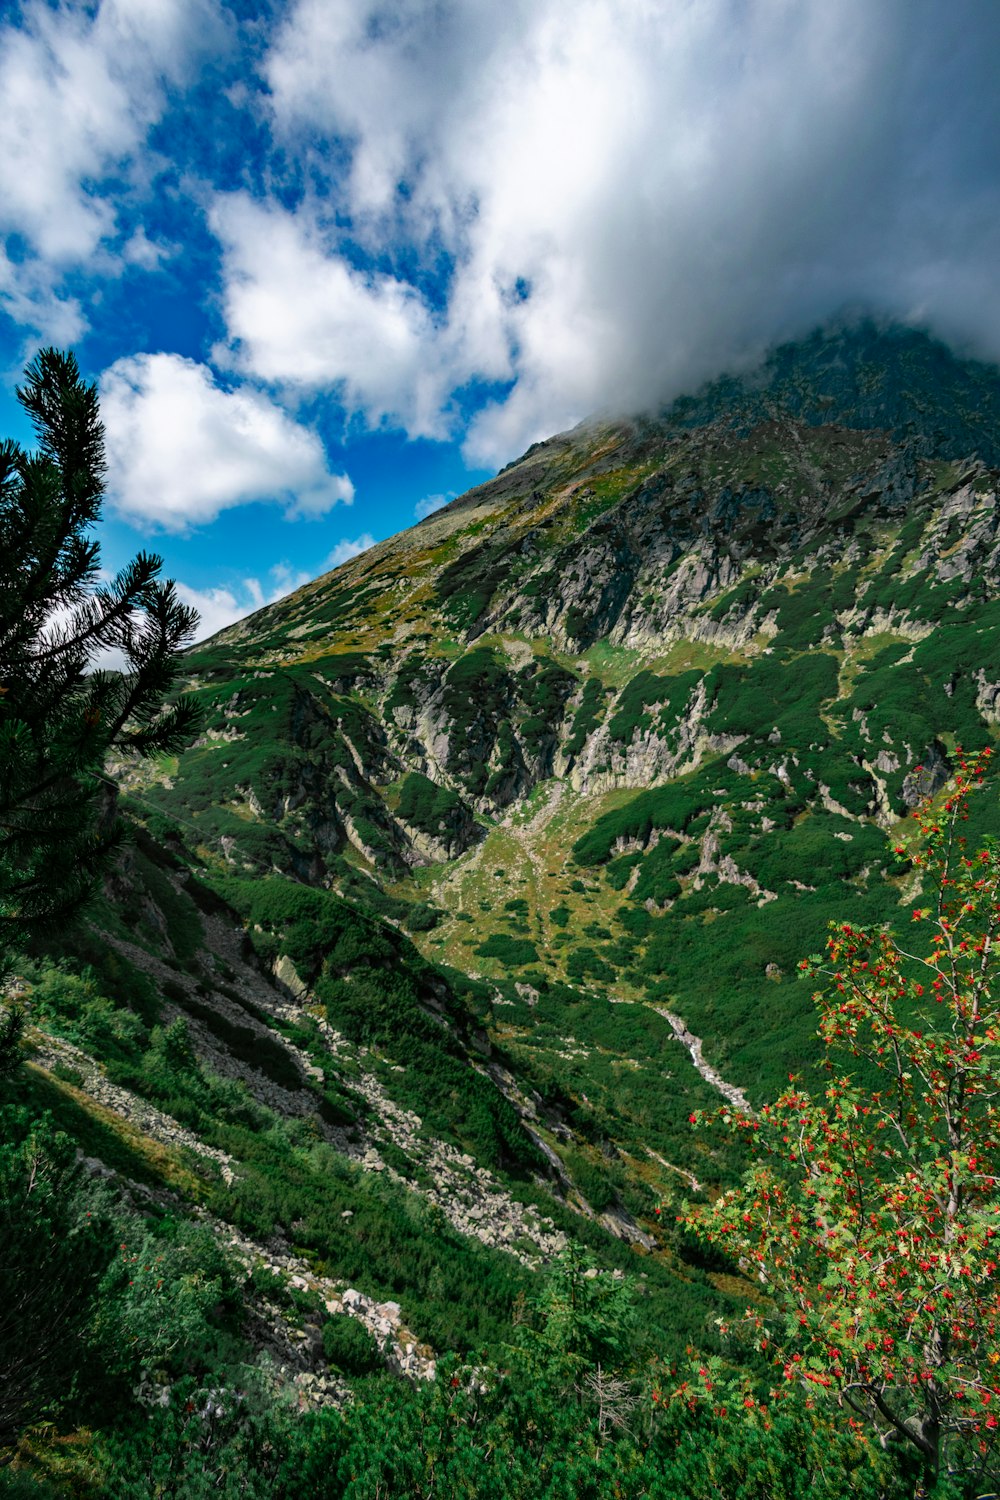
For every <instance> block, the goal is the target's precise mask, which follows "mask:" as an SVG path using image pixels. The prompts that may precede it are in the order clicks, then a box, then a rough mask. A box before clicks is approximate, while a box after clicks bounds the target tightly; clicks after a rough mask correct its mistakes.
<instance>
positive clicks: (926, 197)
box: [0, 0, 1000, 633]
mask: <svg viewBox="0 0 1000 1500" xmlns="http://www.w3.org/2000/svg"><path fill="white" fill-rule="evenodd" d="M998 56H1000V5H998V4H997V3H996V0H950V3H947V4H946V3H944V0H878V3H877V4H876V3H873V0H836V3H834V4H832V5H831V4H824V5H818V4H814V3H812V0H698V3H694V0H392V3H389V4H386V3H379V0H285V3H281V0H270V3H265V0H260V3H258V0H228V3H227V0H86V3H72V0H71V3H64V4H56V3H46V0H23V3H21V4H16V3H15V4H10V3H8V4H7V5H6V6H4V7H2V8H0V96H2V97H3V99H4V110H3V112H2V115H0V233H2V235H3V241H2V244H3V248H2V250H0V340H2V352H0V373H2V382H0V421H2V424H3V426H2V428H0V431H3V432H5V433H7V434H10V435H13V436H22V437H24V436H26V434H25V432H24V428H23V425H22V423H21V418H20V413H19V411H18V408H17V406H16V403H15V401H14V398H13V387H14V384H15V382H16V380H17V378H18V376H19V374H20V371H21V369H22V367H23V364H24V362H25V360H26V359H27V358H29V357H30V356H31V354H32V353H33V352H34V350H35V349H36V348H37V347H38V346H39V344H41V343H55V344H57V345H60V346H63V347H73V348H74V349H75V350H76V351H77V354H78V356H79V358H80V361H81V364H82V365H83V367H84V369H85V371H86V372H87V374H88V375H89V376H90V377H92V378H93V379H95V380H97V381H98V382H99V384H100V389H101V400H102V412H103V414H104V418H105V422H106V426H107V432H108V452H109V460H110V470H109V490H108V500H107V505H106V514H105V520H104V522H103V524H102V537H103V544H104V555H105V561H106V563H107V564H108V565H109V566H111V567H114V566H118V565H120V564H121V563H122V562H124V561H125V560H126V559H127V557H129V556H130V555H131V554H132V553H133V552H134V551H135V550H136V549H137V548H138V547H140V546H144V547H147V548H148V547H153V548H155V549H156V550H158V551H160V552H162V553H163V555H164V557H165V560H166V570H167V572H168V573H169V574H170V575H171V576H173V577H175V578H177V579H178V580H179V582H180V584H181V585H182V587H183V590H184V592H185V596H186V597H187V598H189V599H190V600H191V601H192V602H194V603H195V604H197V605H198V607H199V608H200V609H201V610H202V614H203V619H204V631H203V633H207V632H208V631H209V630H210V629H215V628H218V627H219V626H220V625H221V624H223V623H226V622H227V621H228V620H230V619H232V618H235V617H236V616H238V615H239V614H240V613H245V612H246V611H247V610H249V609H251V608H253V607H256V606H257V605H258V604H259V603H261V602H262V601H264V600H266V599H269V598H272V597H275V596H277V595H278V594H280V593H282V592H285V591H287V590H288V589H289V588H291V587H294V586H295V585H296V584H297V583H299V582H302V581H305V579H306V578H309V577H313V576H315V575H316V574H317V573H319V572H322V571H324V570H325V569H326V568H328V567H330V566H334V565H335V564H336V563H337V562H339V561H342V560H343V559H344V558H345V557H346V556H348V555H350V553H351V550H352V549H355V550H356V549H357V548H359V547H361V546H364V545H367V544H369V543H370V541H371V540H372V539H376V540H377V539H379V538H381V537H383V536H386V535H389V534H390V533H392V532H394V531H396V530H399V529H400V528H401V527H404V526H407V525H410V524H413V522H414V520H415V519H416V518H418V517H419V516H420V515H422V514H425V513H427V512H428V511H429V510H430V509H432V508H433V507H434V506H435V505H436V504H438V503H441V501H442V500H444V499H447V498H449V497H450V496H451V495H453V494H457V493H460V492H461V491H462V490H463V489H465V488H467V487H468V486H469V485H470V484H473V483H476V482H478V481H479V480H481V479H483V478H485V477H487V476H488V475H490V474H492V473H493V472H495V470H496V468H497V467H499V466H500V465H502V464H503V463H505V462H507V461H508V460H509V459H510V458H512V457H514V456H516V455H517V454H518V453H519V452H521V451H523V449H524V448H525V447H527V445H528V444H529V443H530V442H532V441H534V440H536V439H537V438H540V437H543V436H546V435H548V434H550V433H552V432H554V431H557V430H560V429H562V428H565V427H567V426H569V425H571V424H573V423H574V422H576V421H578V420H580V419H581V418H582V417H584V416H586V415H588V414H590V413H592V412H595V411H612V412H631V411H638V410H640V409H649V408H652V407H655V406H656V405H657V404H658V403H660V402H662V401H664V400H666V399H669V398H670V397H671V396H673V395H676V394H678V393H679V392H680V391H682V390H684V389H686V388H690V387H691V386H692V385H694V384H696V383H697V382H699V381H700V380H702V379H704V378H705V377H707V376H710V375H712V374H714V373H717V372H718V371H719V370H720V369H721V368H723V367H727V366H728V367H734V366H740V365H746V364H748V363H750V362H752V361H753V360H755V359H756V358H758V357H759V355H760V354H761V353H762V351H763V350H764V349H766V347H767V346H768V345H769V344H770V343H772V342H774V341H775V340H776V339H778V338H785V337H790V336H795V335H797V334H799V333H802V332H805V331H806V330H807V329H808V328H810V327H812V326H814V325H815V324H816V323H817V322H821V321H823V320H825V319H827V318H830V317H833V316H837V315H839V314H840V313H841V312H843V311H844V310H845V309H846V310H851V309H857V308H864V309H866V310H875V311H880V312H885V313H887V314H889V315H891V316H895V317H899V318H903V319H907V320H910V321H912V322H915V323H920V324H924V325H927V326H929V327H931V328H932V329H933V330H934V331H935V332H937V333H938V334H940V335H942V336H943V337H945V338H947V339H949V340H950V341H951V342H952V343H953V344H955V345H956V346H958V347H960V348H962V349H963V350H965V351H968V352H971V353H975V354H979V355H982V356H984V357H987V358H991V359H997V358H998V356H1000V292H998V284H997V277H996V269H995V268H996V266H997V265H998V264H1000V128H998V127H1000V115H998V104H997V99H996V89H995V77H994V74H995V67H996V59H997V57H998Z"/></svg>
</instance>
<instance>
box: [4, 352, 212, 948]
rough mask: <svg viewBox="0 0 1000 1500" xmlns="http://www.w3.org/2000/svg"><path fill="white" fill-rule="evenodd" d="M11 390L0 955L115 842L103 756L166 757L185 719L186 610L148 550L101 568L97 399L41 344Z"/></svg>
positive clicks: (70, 902) (87, 880) (85, 888)
mask: <svg viewBox="0 0 1000 1500" xmlns="http://www.w3.org/2000/svg"><path fill="white" fill-rule="evenodd" d="M17 395H18V400H19V401H20V403H21V405H22V406H23V408H24V409H25V411H26V412H27V413H28V415H29V417H30V419H31V422H32V426H33V429H34V433H35V438H36V442H37V447H36V448H35V450H34V451H33V452H28V451H26V450H25V449H24V448H22V447H21V445H20V444H18V443H16V442H13V441H10V440H7V441H4V442H2V443H0V956H2V954H3V953H4V952H9V951H10V950H11V948H12V947H13V946H15V945H16V944H17V943H19V942H21V941H23V940H24V938H25V936H26V935H27V934H30V933H31V932H32V931H35V930H37V929H38V928H39V927H40V926H42V925H43V924H45V923H47V922H51V921H53V920H55V919H57V918H60V917H65V916H66V915H68V914H70V913H72V912H73V911H75V910H76V909H77V908H78V907H79V905H80V904H81V902H82V901H83V900H85V899H86V897H87V895H88V894H89V893H90V891H91V890H92V888H93V884H94V881H95V878H96V877H97V875H98V874H99V872H100V870H101V868H102V866H103V864H104V862H105V860H106V858H107V856H108V855H109V853H110V852H111V851H112V850H113V849H114V848H115V847H116V845H117V843H118V841H119V837H120V826H119V823H118V819H117V818H116V816H115V801H116V792H115V788H114V786H113V784H111V783H109V782H108V781H106V780H105V779H104V769H103V768H104V765H105V760H106V757H107V756H108V755H109V753H111V752H118V753H129V752H132V753H135V754H139V755H149V754H152V753H155V752H157V751H164V750H171V749H173V748H176V747H177V746H179V745H180V744H182V743H183V742H184V741H185V740H186V739H187V738H188V737H189V735H190V732H191V730H192V727H193V721H194V713H193V710H192V708H191V707H190V705H189V704H188V703H187V702H185V700H184V699H181V700H180V701H179V702H178V703H177V704H175V705H174V706H172V707H165V705H164V699H165V695H166V694H167V692H168V691H169V689H170V687H171V685H172V683H173V680H174V677H175V673H176V670H177V662H178V653H179V651H180V650H181V648H182V647H183V646H184V645H185V644H187V643H188V642H189V641H190V639H191V637H192V635H193V632H194V627H195V625H196V622H197V615H196V614H195V612H194V611H193V610H191V609H189V608H188V607H187V606H185V605H184V604H182V603H181V602H180V600H179V599H178V597H177V594H176V591H175V588H174V585H173V583H170V582H165V581H162V580H161V579H160V576H159V574H160V569H161V567H162V561H161V559H160V558H159V557H156V556H155V555H152V554H148V553H145V552H140V553H139V555H138V556H137V557H136V558H135V559H134V560H133V561H132V562H130V563H129V564H128V565H127V567H125V568H123V569H122V571H121V572H120V573H119V574H118V576H117V577H115V578H113V579H112V580H111V581H110V582H109V581H106V580H105V579H104V577H103V575H102V573H101V569H100V548H99V544H98V542H97V540H96V539H95V537H94V536H93V534H92V530H91V528H92V527H93V526H94V523H95V522H96V521H97V520H98V518H99V516H100V512H101V502H102V499H103V494H104V476H105V460H104V430H103V427H102V424H101V420H100V416H99V412H98V402H97V392H96V388H95V387H94V386H93V385H90V384H87V383H86V382H85V381H83V380H82V379H81V376H80V371H79V369H78V366H77V362H76V360H75V358H74V356H73V355H72V354H65V353H61V352H59V351H58V350H55V349H43V350H42V351H41V352H40V353H39V354H38V355H37V357H36V358H35V359H34V360H33V362H32V363H31V364H30V365H29V366H28V368H27V370H26V372H25V382H24V385H23V387H20V388H19V389H18V392H17ZM102 659H103V660H111V661H113V663H114V669H112V668H111V667H109V666H102V665H101V662H102Z"/></svg>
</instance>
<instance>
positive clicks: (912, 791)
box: [902, 740, 951, 808]
mask: <svg viewBox="0 0 1000 1500" xmlns="http://www.w3.org/2000/svg"><path fill="white" fill-rule="evenodd" d="M950 775H951V764H950V762H949V760H948V757H947V755H946V753H945V748H944V746H943V745H942V744H941V741H940V740H933V741H932V742H931V744H929V745H928V746H927V749H926V750H925V751H924V755H923V760H922V761H921V763H920V764H919V765H917V766H914V768H913V770H912V771H910V772H909V773H908V774H907V775H906V776H905V777H904V778H903V793H902V795H903V801H904V802H905V803H906V805H907V807H910V808H913V807H917V806H918V805H919V804H920V803H921V802H923V801H924V800H925V798H927V797H933V796H934V794H935V792H939V791H940V790H941V788H942V787H943V786H944V784H945V782H946V781H947V780H948V777H949V776H950Z"/></svg>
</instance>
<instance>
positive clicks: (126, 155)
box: [0, 0, 222, 336]
mask: <svg viewBox="0 0 1000 1500" xmlns="http://www.w3.org/2000/svg"><path fill="white" fill-rule="evenodd" d="M221 34H222V22H221V19H220V12H219V9H218V5H217V3H216V0H100V3H99V4H98V5H97V6H96V7H93V6H90V5H86V6H84V5H79V4H72V5H67V4H63V5H59V6H53V5H50V4H48V3H45V0H26V3H25V4H24V5H23V6H22V7H21V14H20V25H19V26H15V25H14V24H10V25H7V26H6V27H3V28H2V29H0V98H2V99H3V109H2V110H0V232H2V233H6V234H10V233H13V234H16V235H17V236H19V237H20V240H21V242H22V245H23V255H21V256H20V257H19V259H18V261H17V263H16V271H15V273H13V274H11V272H10V268H9V267H8V275H7V277H6V283H7V284H6V285H5V286H3V287H0V296H2V297H3V300H4V303H5V306H6V308H7V310H8V311H9V312H10V313H11V315H12V316H14V317H16V318H17V319H18V321H22V322H27V321H29V319H30V314H31V312H32V309H33V308H34V309H35V310H37V311H38V313H39V316H40V322H39V323H38V324H37V325H35V326H37V327H38V328H39V330H40V331H41V332H42V333H44V334H45V335H46V336H48V335H49V334H50V333H51V331H52V316H51V310H50V308H49V306H48V303H47V302H46V300H45V298H44V297H41V298H39V296H38V295H37V287H38V284H39V282H44V283H45V284H46V286H47V289H48V295H49V298H50V299H52V298H55V297H56V296H57V294H58V292H57V289H58V287H59V283H60V280H61V276H62V274H63V272H64V271H65V270H67V269H68V268H70V267H72V266H75V265H80V264H83V263H85V262H91V261H92V260H93V258H94V257H95V256H96V255H98V253H99V251H100V249H101V247H102V245H103V243H104V242H106V241H107V240H108V238H109V237H110V236H113V235H114V234H115V232H116V229H117V209H116V205H115V201H114V198H113V197H112V196H111V195H110V194H108V193H107V192H105V191H102V189H101V186H100V183H101V179H103V178H105V177H106V176H107V175H108V174H110V173H114V174H115V176H116V178H118V179H125V180H127V179H128V178H129V176H130V175H131V173H132V172H133V169H134V168H136V166H137V165H138V154H139V152H140V150H141V147H142V144H143V142H144V140H145V138H146V134H147V132H148V130H149V128H150V126H151V125H152V124H153V123H154V122H155V121H156V120H157V119H158V118H159V116H160V114H161V112H162V110H163V108H164V104H165V99H166V89H167V86H168V85H170V84H173V83H176V82H178V81H179V80H181V79H182V78H183V77H184V76H185V75H186V73H187V72H188V70H189V68H190V67H191V64H192V62H193V60H194V59H195V58H197V56H198V55H199V54H200V53H202V52H203V51H204V49H206V48H207V47H210V46H211V45H212V44H213V42H217V41H218V40H219V38H220V36H221ZM118 188H119V191H120V189H121V181H120V180H119V183H118ZM135 248H136V242H135V241H133V250H135ZM132 258H133V259H134V258H135V256H134V255H133V257H132ZM77 316H79V314H78V313H77Z"/></svg>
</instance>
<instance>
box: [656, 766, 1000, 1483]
mask: <svg viewBox="0 0 1000 1500" xmlns="http://www.w3.org/2000/svg"><path fill="white" fill-rule="evenodd" d="M988 759H989V751H988V750H987V751H984V752H983V753H982V755H981V756H979V757H978V758H977V759H976V760H975V762H974V763H972V764H968V763H966V761H965V760H964V758H962V757H961V754H960V753H959V764H960V766H961V769H960V772H959V774H958V775H957V777H956V778H955V780H954V781H953V782H952V783H951V784H950V786H949V788H948V789H947V790H946V792H945V793H944V794H943V795H942V796H941V797H939V799H938V801H937V803H936V804H935V803H927V804H925V805H924V806H923V807H922V808H921V809H920V810H919V811H918V814H917V822H918V828H919V832H917V833H916V834H915V836H914V838H913V840H912V841H911V840H907V841H906V842H903V843H899V844H898V845H897V848H896V854H897V856H898V857H899V858H900V860H912V867H913V870H914V872H915V873H916V876H917V877H918V881H917V882H915V885H914V889H915V892H916V894H914V895H913V897H912V899H911V901H910V909H909V912H908V918H909V920H908V924H907V934H906V937H905V938H904V937H902V936H899V935H897V934H896V933H894V932H893V931H891V930H888V929H887V928H882V927H865V928H859V927H856V926H854V925H852V924H851V923H849V922H843V923H840V924H838V925H836V926H834V927H832V928H831V933H830V937H829V941H828V943H827V953H826V955H825V957H818V956H814V957H813V958H810V959H807V960H805V961H804V962H803V964H802V968H803V970H804V971H805V972H806V973H808V974H811V975H816V976H818V977H819V978H821V980H822V988H820V989H819V990H818V992H817V993H816V995H815V996H814V999H815V1001H816V1003H817V1005H818V1007H819V1032H820V1036H821V1038H822V1041H823V1043H824V1047H825V1069H826V1074H827V1081H826V1086H825V1088H824V1089H823V1090H822V1091H821V1092H818V1091H816V1090H809V1089H807V1088H806V1087H805V1086H804V1085H803V1084H802V1082H801V1081H800V1080H798V1079H797V1078H791V1079H790V1083H789V1087H788V1088H787V1089H786V1090H785V1091H784V1093H783V1094H782V1095H781V1097H780V1098H779V1099H777V1100H776V1101H775V1102H774V1103H773V1104H770V1105H767V1106H765V1107H764V1108H763V1109H762V1110H761V1112H760V1113H759V1114H758V1115H751V1114H749V1113H741V1112H738V1111H734V1110H732V1109H726V1110H723V1111H720V1118H721V1122H722V1123H723V1124H724V1125H726V1126H728V1127H729V1128H730V1129H731V1130H732V1131H734V1132H736V1133H737V1135H739V1136H741V1137H742V1138H743V1139H744V1140H745V1141H747V1142H748V1143H749V1145H750V1149H751V1152H752V1157H753V1165H752V1166H751V1168H750V1170H749V1171H748V1172H747V1173H746V1175H745V1177H744V1180H743V1182H742V1183H741V1185H740V1186H739V1187H737V1188H735V1189H733V1190H731V1191H728V1192H726V1193H724V1194H723V1195H722V1196H721V1197H720V1198H719V1199H718V1200H717V1201H716V1202H715V1203H713V1204H712V1205H711V1206H709V1207H707V1208H698V1209H694V1210H692V1211H689V1212H688V1213H686V1214H685V1216H684V1219H685V1222H686V1223H687V1224H688V1225H689V1226H690V1227H691V1228H692V1229H693V1230H694V1232H695V1233H696V1234H697V1235H698V1236H699V1237H701V1238H703V1239H704V1240H705V1241H709V1242H712V1243H714V1244H716V1245H719V1246H722V1247H723V1248H724V1249H725V1250H726V1251H727V1253H728V1254H729V1255H730V1256H731V1257H732V1258H734V1259H735V1260H736V1261H738V1262H739V1263H740V1264H741V1265H742V1266H743V1268H744V1269H745V1271H746V1272H747V1274H748V1275H750V1276H751V1277H752V1279H753V1280H754V1281H756V1282H757V1283H758V1284H759V1287H760V1293H761V1296H760V1300H759V1301H758V1302H757V1303H756V1305H755V1306H753V1307H752V1308H750V1309H748V1313H747V1323H746V1325H745V1326H746V1327H747V1328H749V1329H750V1331H751V1333H752V1336H753V1337H754V1338H755V1340H756V1342H757V1344H758V1347H759V1349H760V1350H762V1351H764V1353H765V1354H766V1355H767V1356H768V1357H769V1358H771V1359H772V1360H773V1362H774V1367H775V1374H774V1377H773V1386H772V1388H771V1390H770V1394H769V1396H768V1397H765V1398H764V1399H765V1404H766V1403H767V1401H768V1400H769V1401H770V1403H771V1404H772V1405H773V1404H774V1403H775V1402H778V1401H780V1400H782V1399H783V1398H786V1397H788V1396H789V1395H799V1396H801V1394H802V1393H803V1392H806V1393H807V1394H808V1397H809V1399H820V1400H822V1399H832V1400H833V1401H835V1402H836V1403H838V1404H839V1407H840V1408H841V1411H842V1412H843V1414H844V1416H845V1418H846V1420H847V1421H848V1422H849V1423H850V1426H851V1427H852V1428H853V1429H854V1430H855V1431H856V1432H857V1433H858V1434H859V1436H864V1437H867V1439H868V1440H869V1441H870V1440H871V1439H872V1438H873V1437H874V1438H876V1439H877V1440H878V1441H879V1442H881V1443H882V1444H883V1445H884V1446H891V1445H892V1444H893V1443H898V1444H899V1445H900V1447H901V1450H902V1451H905V1450H907V1449H908V1450H910V1451H911V1452H912V1453H913V1454H915V1455H916V1456H917V1458H918V1462H919V1466H920V1469H921V1477H920V1480H919V1483H918V1488H921V1489H922V1487H923V1486H926V1485H928V1484H932V1483H933V1482H934V1481H935V1480H936V1479H937V1478H938V1477H939V1476H951V1478H952V1479H953V1480H957V1481H958V1482H959V1484H960V1485H961V1486H962V1487H964V1488H966V1489H967V1490H968V1492H970V1493H974V1492H977V1491H976V1486H977V1485H978V1484H979V1483H980V1482H981V1480H982V1479H983V1478H984V1477H986V1476H988V1475H994V1474H995V1471H996V1470H997V1468H998V1467H1000V1465H998V1459H1000V1450H998V1449H997V1447H996V1439H997V1435H998V1433H1000V1196H998V1193H997V1185H998V1177H1000V966H998V963H997V959H998V957H1000V954H998V951H997V935H998V930H1000V850H998V849H997V847H996V845H994V844H993V843H989V842H986V843H984V845H983V847H982V848H980V849H978V851H976V852H974V853H973V852H969V851H968V850H967V848H966V841H965V839H964V837H963V833H962V829H963V822H964V820H965V819H966V818H967V816H968V799H969V797H970V795H972V794H973V793H975V792H976V791H977V790H978V788H979V787H980V785H981V783H982V781H983V777H984V773H985V771H986V769H987V765H988ZM911 844H912V847H911ZM692 1120H693V1121H694V1122H695V1123H696V1124H700V1123H702V1121H701V1118H700V1117H698V1116H692ZM720 1369H721V1366H720V1365H719V1364H718V1362H712V1368H709V1367H708V1365H704V1366H702V1367H701V1369H700V1372H699V1374H698V1375H697V1376H695V1377H694V1378H693V1380H692V1381H691V1382H685V1384H684V1386H683V1387H682V1388H681V1390H680V1391H679V1392H678V1393H677V1394H679V1395H681V1396H682V1397H683V1399H685V1400H690V1399H692V1396H698V1397H701V1398H702V1399H708V1400H710V1401H713V1402H718V1401H719V1399H720V1397H719V1389H720V1387H719V1383H718V1381H719V1374H720ZM731 1395H732V1393H731V1392H730V1395H729V1399H730V1400H731ZM760 1400H761V1397H760V1395H758V1396H757V1397H755V1396H754V1395H753V1394H751V1393H749V1390H748V1391H746V1392H745V1393H744V1396H743V1403H737V1405H739V1404H747V1405H749V1406H751V1407H753V1406H755V1405H757V1406H759V1404H760Z"/></svg>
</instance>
